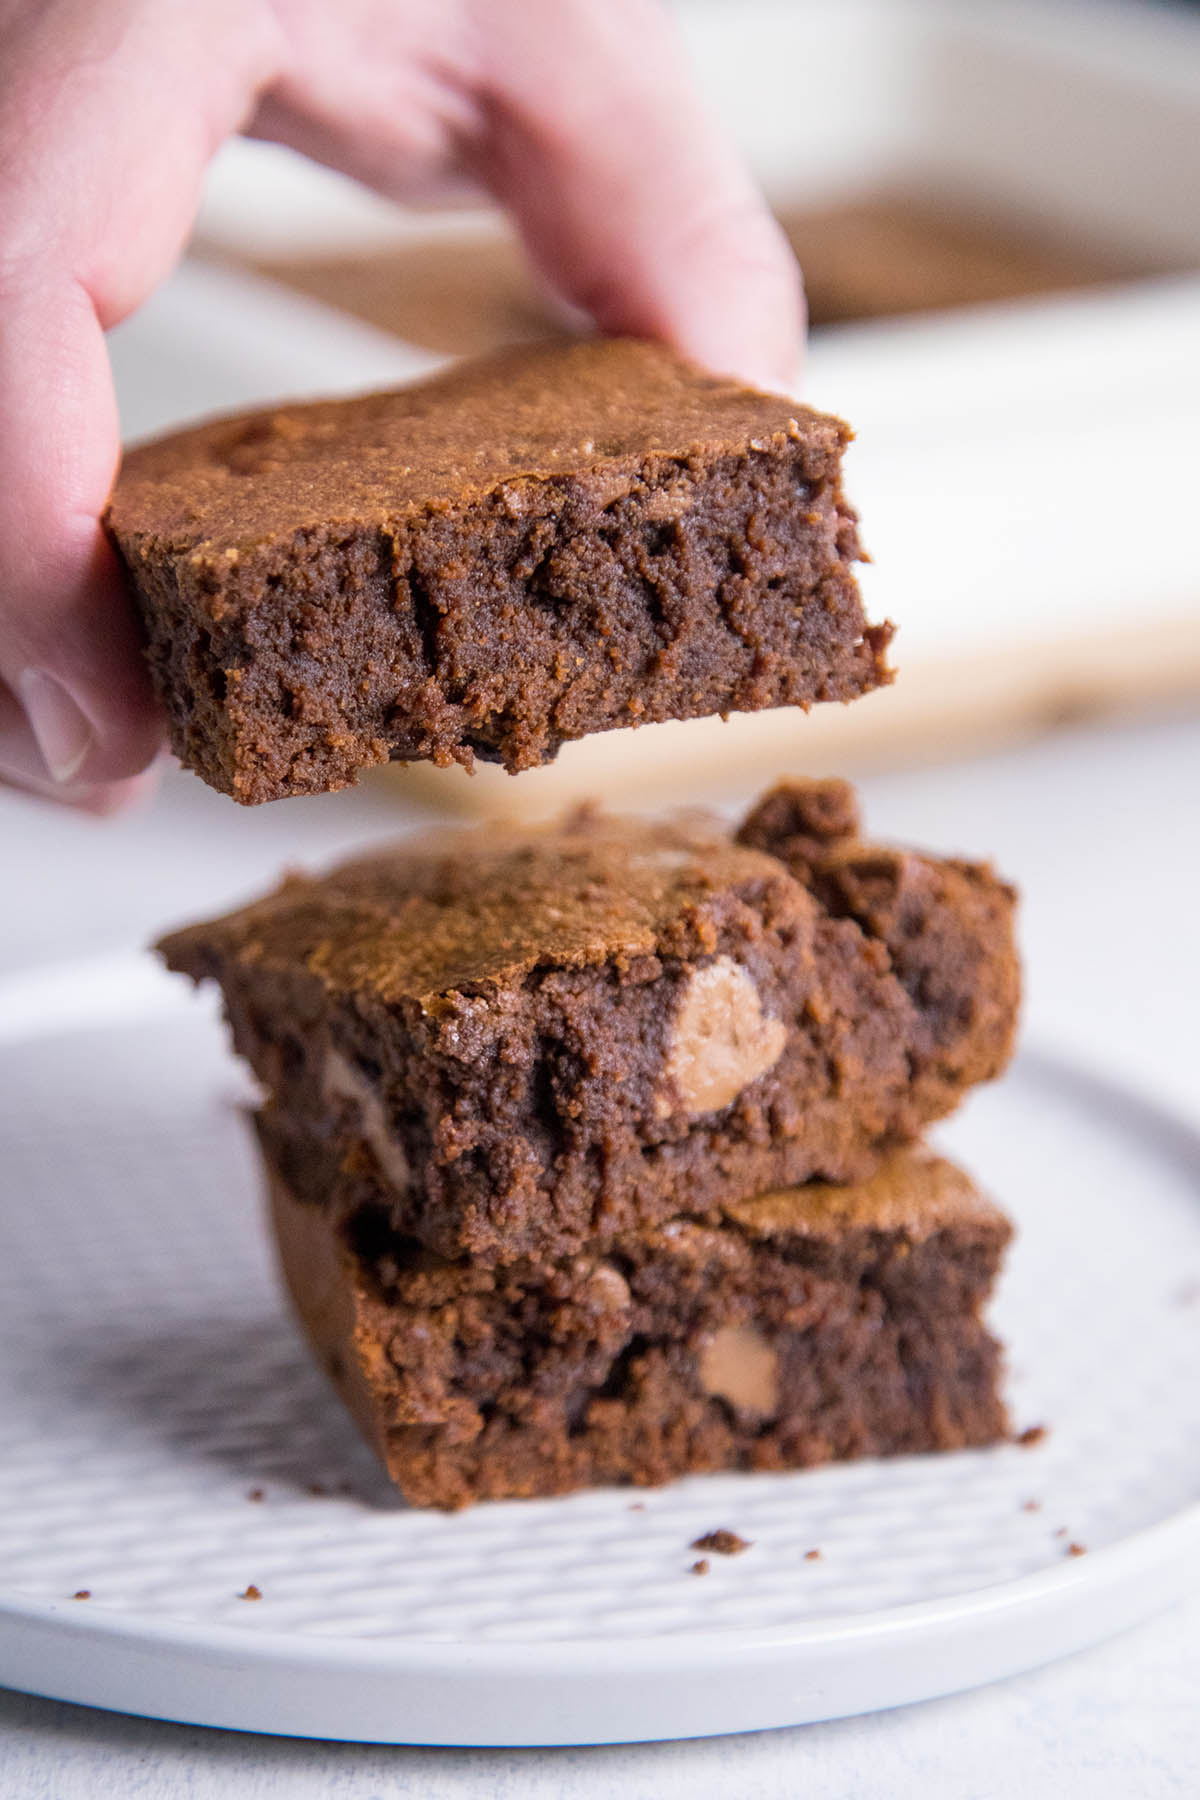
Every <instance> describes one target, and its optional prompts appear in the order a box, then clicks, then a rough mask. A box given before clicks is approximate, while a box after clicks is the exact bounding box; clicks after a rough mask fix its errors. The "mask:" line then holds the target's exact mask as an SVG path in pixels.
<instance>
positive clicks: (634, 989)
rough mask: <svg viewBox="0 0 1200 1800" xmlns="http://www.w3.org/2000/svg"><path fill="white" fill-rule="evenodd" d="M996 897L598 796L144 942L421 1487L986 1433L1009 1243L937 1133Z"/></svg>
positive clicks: (1013, 1004) (545, 1482) (1006, 1041)
mask: <svg viewBox="0 0 1200 1800" xmlns="http://www.w3.org/2000/svg"><path fill="white" fill-rule="evenodd" d="M1013 901H1014V897H1013V893H1012V890H1011V889H1010V888H1009V887H1007V886H1006V885H1005V884H1004V883H1003V882H1001V881H999V880H998V879H997V878H996V877H995V875H994V874H993V873H992V872H991V871H990V870H989V869H988V868H987V867H984V866H982V865H978V864H975V863H969V862H963V861H958V860H940V859H937V858H933V857H928V856H924V855H921V854H918V853H915V852H911V851H905V850H895V849H888V848H882V847H880V846H878V845H873V844H870V843H867V842H864V841H863V839H862V836H861V833H860V827H859V820H858V817H857V811H856V807H855V803H854V797H853V795H852V793H851V791H850V790H849V788H847V787H846V785H845V784H844V783H841V782H799V783H791V784H787V785H785V786H782V787H780V788H777V789H776V790H774V791H773V792H772V793H770V794H768V795H767V796H766V797H765V798H764V800H763V801H762V802H760V804H759V805H758V806H757V807H756V808H755V809H754V811H753V812H752V813H751V814H750V816H749V817H748V818H747V819H746V820H745V822H744V823H743V825H742V826H741V829H740V830H739V831H737V832H736V834H732V835H731V834H730V833H729V832H728V831H726V830H724V829H723V828H721V827H720V826H719V825H716V824H713V823H711V822H704V821H697V820H694V819H688V820H684V821H672V822H669V823H662V824H657V825H648V824H645V823H642V822H637V821H633V820H629V819H612V818H606V817H604V816H601V815H599V814H597V813H593V812H582V813H579V814H577V815H576V816H574V817H572V818H571V819H569V820H568V821H566V822H565V823H563V824H562V825H561V826H558V827H556V828H553V829H545V828H543V829H532V830H506V831H501V830H496V829H488V830H483V831H477V832H458V833H444V834H441V835H439V836H437V837H433V838H425V839H421V840H418V841H415V842H413V841H409V842H406V843H403V844H401V845H399V846H397V847H395V848H393V849H389V850H386V851H383V852H380V853H376V854H374V855H371V856H367V857H364V858H361V859H358V860H356V861H352V862H349V863H347V864H345V865H343V866H342V867H340V868H338V869H335V870H333V871H332V872H331V873H329V874H327V875H325V876H323V877H320V878H308V877H292V878H290V879H288V880H287V881H285V882H284V884H283V885H282V887H280V888H279V889H278V891H277V892H275V893H273V894H271V895H269V896H268V897H266V898H265V899H263V900H260V901H258V902H257V903H255V904H253V905H250V906H248V907H246V908H244V909H243V910H241V911H239V912H236V913H233V914H232V915H230V916H228V917H226V918H223V919H219V920H216V921H213V922H211V923H208V924H202V925H197V926H193V927H190V928H188V929H186V930H183V931H180V932H177V933H175V934H173V935H172V936H170V937H168V938H167V939H166V940H165V941H164V942H163V944H162V945H161V946H160V948H161V950H162V953H163V955H164V956H165V958H166V960H167V962H168V964H169V965H170V966H171V967H172V968H174V969H178V970H181V971H183V972H185V973H186V974H188V975H190V976H192V977H193V978H194V979H196V980H202V979H206V978H213V979H215V980H217V981H218V982H219V983H220V985H221V987H222V989H223V992H224V997H225V1004H226V1009H227V1012H228V1016H229V1019H230V1021H231V1024H232V1027H233V1033H234V1039H235V1043H236V1045H237V1048H238V1049H239V1050H240V1051H241V1053H242V1054H243V1055H244V1056H245V1057H246V1058H247V1059H248V1061H249V1062H250V1064H251V1065H252V1067H253V1069H254V1071H255V1074H256V1075H257V1077H258V1079H259V1081H260V1083H261V1084H262V1087H263V1089H264V1093H265V1099H264V1104H263V1106H262V1109H261V1111H260V1113H259V1115H258V1120H257V1126H258V1134H259V1138H260V1141H261V1145H262V1150H263V1155H264V1158H265V1162H266V1166H267V1170H268V1174H269V1182H270V1190H271V1204H272V1211H273V1216H274V1222H275V1227H276V1231H277V1235H278V1241H279V1247H280V1252H281V1258H282V1263H283V1268H284V1271H285V1275H286V1278H287V1282H288V1285H289V1287H290V1290H291V1293H292V1296H293V1299H294V1302H295V1305H296V1308H297V1310H298V1312H299V1314H300V1317H301V1318H302V1319H303V1321H304V1324H305V1326H306V1327H307V1330H308V1332H309V1334H310V1336H311V1338H312V1340H313V1343H314V1345H315V1346H316V1348H317V1351H318V1354H319V1355H320V1357H321V1359H322V1361H323V1363H324V1365H325V1366H326V1368H327V1369H328V1370H329V1373H330V1374H331V1376H332V1377H333V1379H334V1381H335V1382H336V1383H337V1384H338V1386H339V1388H340V1389H341V1392H342V1394H343V1396H344V1398H345V1400H346V1402H347V1404H348V1405H349V1406H350V1408H351V1410H352V1411H353V1412H354V1413H355V1415H356V1416H357V1417H358V1419H359V1421H360V1423H361V1424H362V1426H363V1428H364V1430H365V1431H366V1433H367V1435H368V1437H369V1438H370V1439H371V1440H372V1441H373V1443H374V1444H375V1445H376V1446H377V1448H378V1450H379V1453H380V1455H381V1456H382V1458H383V1460H384V1462H385V1463H386V1465H387V1467H388V1469H389V1471H390V1473H391V1475H392V1477H393V1479H394V1480H395V1482H396V1484H397V1485H398V1487H399V1488H400V1489H401V1490H402V1491H403V1493H404V1494H405V1495H406V1496H407V1498H408V1499H410V1500H411V1501H413V1502H416V1503H418V1504H429V1505H436V1506H442V1507H456V1506H461V1505H464V1504H466V1503H467V1502H469V1501H471V1500H475V1499H479V1498H484V1497H496V1496H503V1495H534V1494H554V1493H562V1492H564V1491H566V1490H568V1489H571V1488H575V1487H578V1486H581V1485H585V1484H589V1483H600V1482H613V1481H634V1482H639V1483H651V1482H660V1481H665V1480H668V1479H670V1478H671V1477H673V1476H676V1475H680V1474H683V1473H684V1472H687V1471H695V1470H712V1469H722V1468H735V1467H736V1468H783V1467H793V1466H800V1465H807V1464H812V1463H818V1462H822V1461H826V1460H828V1459H830V1458H838V1457H851V1456H859V1455H867V1454H891V1453H897V1452H904V1451H915V1450H934V1449H948V1448H952V1447H955V1446H959V1445H968V1444H985V1443H989V1442H992V1441H994V1440H996V1439H997V1438H999V1437H1001V1436H1002V1435H1003V1434H1004V1432H1005V1429H1006V1423H1005V1415H1004V1410H1003V1406H1002V1404H1001V1401H1000V1399H999V1397H998V1392H997V1380H998V1365H999V1353H998V1348H997V1346H996V1344H995V1342H994V1341H993V1340H992V1338H991V1337H990V1336H989V1335H988V1333H987V1331H986V1329H985V1327H984V1325H983V1324H982V1323H981V1319H980V1309H981V1306H982V1304H983V1302H984V1300H985V1299H986V1297H987V1294H988V1292H989V1290H990V1287H991V1284H992V1282H993V1280H994V1277H995V1275H996V1272H997V1270H998V1267H999V1264H1000V1260H1001V1257H1002V1255H1003V1252H1004V1247H1005V1244H1006V1242H1007V1239H1008V1236H1009V1226H1008V1224H1007V1221H1006V1220H1005V1219H1004V1217H1003V1215H1002V1214H1000V1213H999V1212H998V1211H997V1210H996V1209H995V1207H993V1206H992V1205H991V1204H990V1203H989V1202H988V1201H987V1200H985V1199H984V1198H983V1197H981V1196H980V1194H979V1193H978V1192H977V1191H976V1190H975V1189H974V1187H973V1186H972V1184H971V1182H970V1181H969V1180H968V1178H967V1177H966V1176H965V1175H964V1174H962V1173H961V1172H960V1171H959V1170H957V1169H955V1168H954V1167H953V1166H952V1165H950V1164H949V1163H947V1162H945V1161H944V1160H942V1159H941V1158H939V1157H937V1156H935V1155H933V1154H931V1153H930V1152H929V1151H927V1150H926V1149H924V1148H923V1147H921V1145H920V1143H919V1139H920V1135H921V1133H922V1132H923V1131H924V1129H925V1128H926V1127H927V1126H928V1125H929V1124H931V1123H932V1122H933V1121H934V1120H936V1119H938V1118H941V1117H944V1116H945V1115H946V1114H947V1113H949V1112H950V1111H951V1110H952V1109H953V1108H954V1106H955V1105H956V1104H957V1103H958V1101H959V1100H960V1098H961V1097H962V1095H963V1094H964V1093H965V1092H966V1090H967V1089H968V1088H969V1087H970V1086H971V1085H972V1084H974V1083H976V1082H979V1081H984V1080H987V1079H989V1078H990V1077H992V1076H994V1075H996V1074H997V1073H999V1071H1000V1070H1001V1068H1002V1067H1003V1066H1004V1064H1005V1062H1006V1060H1007V1057H1008V1055H1009V1052H1010V1048H1011V1045H1012V1040H1013V1032H1014V1026H1015V1019H1016V1011H1017V1001H1018V969H1017V962H1016V957H1015V953H1014V948H1013V938H1012V913H1013Z"/></svg>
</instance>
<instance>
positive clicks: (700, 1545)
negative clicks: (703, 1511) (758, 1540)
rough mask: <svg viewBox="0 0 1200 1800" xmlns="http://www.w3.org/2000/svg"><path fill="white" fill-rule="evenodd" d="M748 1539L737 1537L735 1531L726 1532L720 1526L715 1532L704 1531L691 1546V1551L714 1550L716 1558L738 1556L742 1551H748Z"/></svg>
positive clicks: (749, 1541) (749, 1542)
mask: <svg viewBox="0 0 1200 1800" xmlns="http://www.w3.org/2000/svg"><path fill="white" fill-rule="evenodd" d="M751 1541H752V1540H751V1539H750V1538H744V1537H739V1536H738V1534H737V1532H736V1531H726V1530H725V1527H724V1526H720V1527H719V1528H718V1529H717V1530H716V1531H706V1532H705V1533H704V1536H703V1537H698V1538H697V1539H696V1540H695V1542H694V1543H693V1544H692V1549H693V1550H715V1551H716V1553H717V1555H718V1556H740V1555H741V1553H742V1551H743V1550H749V1548H750V1545H751Z"/></svg>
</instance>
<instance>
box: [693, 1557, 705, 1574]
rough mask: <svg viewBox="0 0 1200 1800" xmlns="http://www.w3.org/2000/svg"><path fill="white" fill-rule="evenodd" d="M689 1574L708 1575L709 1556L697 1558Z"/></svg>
mask: <svg viewBox="0 0 1200 1800" xmlns="http://www.w3.org/2000/svg"><path fill="white" fill-rule="evenodd" d="M689 1573H690V1574H692V1575H707V1574H708V1558H707V1556H700V1557H697V1559H696V1561H695V1562H694V1563H693V1564H692V1566H691V1569H690V1571H689Z"/></svg>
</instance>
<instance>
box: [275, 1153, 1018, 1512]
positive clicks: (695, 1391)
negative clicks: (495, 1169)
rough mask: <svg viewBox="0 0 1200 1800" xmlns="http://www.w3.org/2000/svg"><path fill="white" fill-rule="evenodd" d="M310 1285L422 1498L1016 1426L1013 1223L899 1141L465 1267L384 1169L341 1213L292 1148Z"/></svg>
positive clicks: (838, 1451) (326, 1344)
mask: <svg viewBox="0 0 1200 1800" xmlns="http://www.w3.org/2000/svg"><path fill="white" fill-rule="evenodd" d="M268 1169H269V1173H270V1188H271V1209H272V1214H273V1218H274V1225H275V1231H276V1235H277V1240H278V1245H279V1252H280V1259H281V1262H282V1265H283V1272H284V1276H285V1279H286V1282H287V1286H288V1288H289V1289H290V1292H291V1296H292V1300H293V1303H294V1305H295V1308H296V1311H297V1313H298V1314H299V1316H300V1319H301V1320H302V1322H303V1324H304V1326H305V1328H306V1330H307V1332H308V1334H309V1336H310V1338H311V1340H312V1343H313V1346H314V1348H315V1350H316V1352H317V1355H318V1357H319V1358H320V1360H321V1362H322V1364H323V1365H324V1367H325V1368H326V1369H327V1370H328V1372H329V1373H330V1375H331V1376H332V1377H333V1380H334V1382H335V1383H336V1385H337V1386H338V1388H339V1389H340V1391H341V1393H342V1396H343V1398H344V1399H345V1401H346V1403H347V1405H348V1406H349V1407H350V1410H351V1411H352V1412H353V1413H354V1415H355V1417H356V1418H357V1420H358V1422H359V1424H360V1426H361V1427H362V1429H363V1431H364V1432H365V1434H366V1436H367V1438H368V1440H369V1441H370V1442H371V1443H372V1444H373V1445H374V1446H375V1448H376V1450H377V1451H378V1452H379V1454H380V1456H381V1457H382V1459H383V1461H384V1463H385V1464H386V1466H387V1468H388V1471H389V1473H390V1475H391V1477H392V1480H393V1481H394V1482H395V1483H396V1485H397V1487H399V1488H400V1490H401V1492H402V1493H403V1494H404V1495H405V1497H406V1498H407V1499H408V1500H410V1501H412V1502H414V1503H415V1504H417V1505H423V1506H441V1507H459V1506H464V1505H466V1504H468V1503H469V1502H470V1501H473V1500H482V1499H498V1498H502V1497H514V1496H531V1495H539V1494H561V1493H565V1492H567V1491H568V1490H569V1489H572V1488H578V1487H585V1486H589V1485H593V1484H600V1483H609V1482H636V1483H639V1484H642V1485H650V1484H653V1483H657V1482H663V1481H669V1480H671V1479H672V1478H673V1477H675V1476H679V1475H684V1474H690V1473H695V1472H700V1471H707V1470H714V1469H733V1468H738V1469H784V1468H798V1467H804V1466H807V1465H809V1464H814V1463H823V1462H829V1461H831V1460H833V1459H840V1458H847V1457H858V1456H887V1455H898V1454H903V1453H906V1452H911V1451H925V1450H949V1449H956V1448H958V1447H960V1446H964V1445H982V1444H990V1443H994V1442H996V1441H997V1440H998V1439H1000V1438H1003V1437H1004V1436H1005V1435H1006V1433H1007V1429H1008V1427H1007V1421H1006V1417H1005V1412H1004V1407H1003V1404H1002V1402H1001V1399H1000V1397H999V1393H998V1380H999V1374H1000V1354H999V1348H998V1346H997V1344H996V1343H995V1341H994V1340H993V1339H992V1338H991V1337H990V1336H989V1334H988V1332H987V1330H986V1328H985V1327H984V1325H983V1323H982V1322H981V1319H980V1308H981V1306H982V1304H983V1302H984V1300H985V1299H986V1297H987V1295H988V1292H989V1290H990V1288H991V1285H992V1282H993V1280H994V1278H995V1275H996V1273H997V1270H998V1268H999V1265H1000V1261H1001V1258H1002V1256H1003V1253H1004V1248H1005V1245H1006V1243H1007V1241H1008V1238H1009V1233H1010V1227H1009V1225H1008V1222H1007V1220H1006V1219H1005V1218H1004V1216H1003V1214H1002V1213H1000V1212H998V1211H997V1209H996V1208H995V1207H994V1206H992V1205H991V1204H990V1203H989V1202H988V1201H987V1200H985V1199H984V1198H982V1196H981V1195H980V1194H979V1193H977V1192H976V1190H975V1189H974V1187H973V1186H972V1184H971V1182H970V1181H969V1180H968V1178H967V1177H966V1176H965V1175H964V1174H962V1173H961V1171H959V1170H958V1169H955V1168H954V1167H953V1166H952V1165H951V1164H949V1163H947V1162H944V1161H942V1160H940V1159H938V1158H936V1157H932V1156H930V1155H929V1154H928V1152H924V1151H902V1152H898V1153H897V1154H896V1155H895V1156H894V1157H893V1158H892V1159H891V1160H890V1161H889V1162H887V1163H886V1164H885V1165H884V1166H883V1168H882V1169H881V1170H880V1171H879V1172H878V1173H877V1174H876V1175H875V1176H874V1177H873V1178H872V1179H871V1180H870V1181H869V1182H867V1183H865V1184H864V1185H862V1186H858V1187H849V1188H844V1187H829V1186H825V1185H821V1184H814V1185H810V1186H808V1187H803V1188H792V1189H788V1190H785V1191H781V1192H778V1193H772V1194H766V1195H763V1196H761V1197H759V1198H758V1199H755V1200H749V1201H745V1202H742V1203H741V1204H738V1205H733V1206H728V1207H726V1208H725V1209H724V1210H723V1212H722V1214H721V1215H720V1217H719V1220H718V1222H716V1223H713V1224H700V1223H697V1222H696V1221H693V1220H679V1219H676V1220H672V1221H669V1222H667V1223H665V1224H661V1225H657V1226H653V1227H651V1228H650V1229H649V1230H647V1231H645V1232H641V1233H637V1234H634V1235H631V1236H626V1237H621V1238H618V1239H617V1240H616V1241H615V1242H614V1243H613V1244H612V1245H611V1246H610V1247H609V1248H608V1249H607V1250H606V1251H604V1252H599V1251H596V1250H592V1249H589V1250H588V1251H586V1252H584V1253H581V1254H577V1255H575V1256H571V1257H566V1258H563V1259H561V1260H558V1261H555V1262H551V1263H549V1264H546V1263H539V1262H536V1261H521V1262H517V1263H510V1264H507V1265H501V1266H497V1267H487V1266H485V1265H483V1264H480V1263H478V1262H474V1261H471V1260H465V1261H458V1262H447V1261H444V1260H442V1259H441V1258H440V1257H437V1256H434V1255H432V1254H431V1253H430V1252H429V1251H428V1250H426V1249H424V1248H423V1247H422V1246H421V1245H419V1244H417V1243H416V1242H414V1241H413V1240H412V1239H406V1238H401V1237H397V1236H396V1234H395V1233H394V1232H393V1230H392V1227H391V1223H390V1219H389V1212H388V1208H387V1207H386V1206H385V1205H381V1204H378V1203H377V1202H376V1201H374V1200H373V1199H372V1197H371V1187H370V1184H369V1182H368V1183H364V1184H363V1194H362V1199H361V1203H360V1204H359V1205H357V1206H355V1207H354V1208H352V1209H351V1211H350V1212H349V1213H348V1214H347V1216H346V1217H345V1218H344V1219H343V1220H341V1221H340V1222H339V1221H338V1220H337V1219H336V1218H335V1216H334V1215H333V1214H332V1213H331V1212H330V1211H329V1210H328V1209H327V1208H321V1207H317V1206H313V1205H311V1204H308V1203H306V1202H304V1201H302V1200H299V1199H298V1198H297V1197H296V1196H295V1195H294V1193H292V1192H291V1191H290V1190H289V1187H288V1185H287V1183H286V1182H285V1181H284V1180H283V1179H282V1177H281V1176H280V1175H279V1174H278V1172H277V1171H274V1170H271V1169H270V1164H269V1159H268Z"/></svg>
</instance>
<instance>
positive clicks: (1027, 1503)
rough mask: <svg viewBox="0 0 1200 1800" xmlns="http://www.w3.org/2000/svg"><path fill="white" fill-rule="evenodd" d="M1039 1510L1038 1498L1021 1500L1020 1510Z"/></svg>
mask: <svg viewBox="0 0 1200 1800" xmlns="http://www.w3.org/2000/svg"><path fill="white" fill-rule="evenodd" d="M1041 1510H1042V1503H1041V1501H1040V1500H1022V1502H1021V1511H1022V1512H1041Z"/></svg>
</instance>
